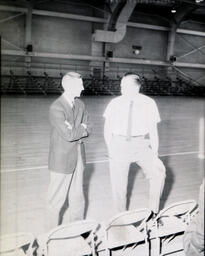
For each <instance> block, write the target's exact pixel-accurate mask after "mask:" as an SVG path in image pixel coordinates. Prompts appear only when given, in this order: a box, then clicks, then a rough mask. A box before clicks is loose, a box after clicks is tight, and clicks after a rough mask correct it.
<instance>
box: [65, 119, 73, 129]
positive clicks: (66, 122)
mask: <svg viewBox="0 0 205 256" xmlns="http://www.w3.org/2000/svg"><path fill="white" fill-rule="evenodd" d="M65 124H66V126H67V128H68V129H70V130H72V126H71V124H70V123H69V122H68V121H67V120H65Z"/></svg>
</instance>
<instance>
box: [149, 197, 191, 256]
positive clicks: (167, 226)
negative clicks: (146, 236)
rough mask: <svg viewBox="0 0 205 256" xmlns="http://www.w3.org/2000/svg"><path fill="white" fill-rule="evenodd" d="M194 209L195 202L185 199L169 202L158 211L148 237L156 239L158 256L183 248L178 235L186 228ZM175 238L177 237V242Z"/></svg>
mask: <svg viewBox="0 0 205 256" xmlns="http://www.w3.org/2000/svg"><path fill="white" fill-rule="evenodd" d="M195 209H196V202H195V201H194V200H186V201H181V202H177V203H174V204H171V205H170V206H168V207H166V208H164V209H163V210H161V211H160V212H159V213H158V215H157V216H156V217H155V220H154V223H153V226H152V228H151V230H150V239H152V238H155V239H156V241H155V242H156V243H155V246H156V247H155V248H157V255H158V256H159V255H160V256H161V255H165V254H169V253H173V252H177V251H182V250H183V243H182V236H181V237H179V235H180V234H181V235H182V234H183V233H184V231H185V230H186V228H187V225H188V224H189V223H190V220H191V217H192V213H194V210H195ZM175 238H177V239H179V240H178V243H177V239H175ZM173 239H175V241H174V240H173Z"/></svg>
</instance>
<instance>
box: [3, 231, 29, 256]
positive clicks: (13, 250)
mask: <svg viewBox="0 0 205 256" xmlns="http://www.w3.org/2000/svg"><path fill="white" fill-rule="evenodd" d="M33 242H34V236H33V234H31V233H14V234H10V235H3V236H1V237H0V255H1V256H25V255H27V256H31V255H33V248H32V245H33Z"/></svg>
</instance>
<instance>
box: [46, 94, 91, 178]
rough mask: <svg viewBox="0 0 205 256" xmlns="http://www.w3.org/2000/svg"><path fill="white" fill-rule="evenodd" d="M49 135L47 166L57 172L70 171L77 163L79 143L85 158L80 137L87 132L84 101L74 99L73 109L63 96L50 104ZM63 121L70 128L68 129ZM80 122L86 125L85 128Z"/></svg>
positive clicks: (86, 115)
mask: <svg viewBox="0 0 205 256" xmlns="http://www.w3.org/2000/svg"><path fill="white" fill-rule="evenodd" d="M49 114H50V123H51V137H50V148H49V163H48V167H49V169H50V170H51V171H54V172H59V173H72V172H73V171H74V170H75V167H76V163H77V146H78V145H79V143H80V146H81V152H82V154H83V155H82V157H83V158H84V159H85V151H84V145H83V142H82V140H81V139H82V138H84V137H87V136H88V133H89V130H90V128H89V124H88V114H87V112H86V110H85V106H84V103H83V102H82V101H81V100H80V99H78V98H77V99H75V102H74V109H72V108H71V106H70V104H69V103H68V102H67V100H66V99H65V97H64V96H61V97H59V98H58V99H57V100H56V101H54V102H53V104H52V105H51V106H50V113H49ZM65 121H67V122H69V123H70V124H71V126H72V127H73V128H72V129H68V126H67V125H66V123H65ZM81 123H84V124H86V125H87V129H85V128H84V127H83V126H82V125H81Z"/></svg>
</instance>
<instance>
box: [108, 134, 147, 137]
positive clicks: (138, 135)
mask: <svg viewBox="0 0 205 256" xmlns="http://www.w3.org/2000/svg"><path fill="white" fill-rule="evenodd" d="M113 136H119V137H124V138H127V136H126V135H121V134H113ZM144 137H145V135H136V136H131V138H144Z"/></svg>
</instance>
